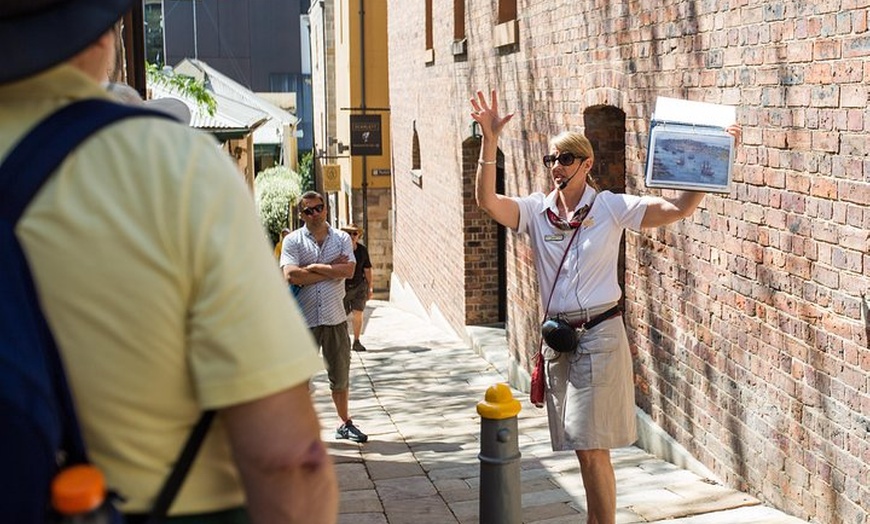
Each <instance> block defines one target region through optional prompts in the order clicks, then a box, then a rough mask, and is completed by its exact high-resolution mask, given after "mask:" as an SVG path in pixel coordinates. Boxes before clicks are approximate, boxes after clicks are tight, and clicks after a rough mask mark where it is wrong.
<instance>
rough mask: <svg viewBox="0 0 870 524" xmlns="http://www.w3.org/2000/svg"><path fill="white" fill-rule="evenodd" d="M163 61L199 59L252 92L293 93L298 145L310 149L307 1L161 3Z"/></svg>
mask: <svg viewBox="0 0 870 524" xmlns="http://www.w3.org/2000/svg"><path fill="white" fill-rule="evenodd" d="M162 5H163V7H162V10H163V14H162V17H163V38H164V42H165V56H166V60H165V63H166V64H167V65H169V66H175V65H176V64H178V63H179V62H181V61H182V60H184V59H185V58H192V59H195V60H202V61H204V62H206V63H208V64H209V65H211V66H212V67H213V68H215V69H217V70H218V71H221V72H222V73H223V74H225V75H227V76H229V77H230V78H232V79H233V80H235V81H236V82H238V83H240V84H242V85H243V86H245V87H247V88H248V89H250V90H251V91H254V92H263V93H296V107H295V108H294V109H293V111H292V112H293V113H294V114H295V115H296V116H298V117H299V118H301V119H302V121H301V122H300V124H299V130H300V131H301V133H299V136H298V137H297V138H298V140H297V143H298V146H299V149H300V150H301V151H309V150H311V149H312V148H313V140H312V136H311V135H312V134H313V128H312V121H311V120H312V110H311V71H310V66H309V64H308V54H309V53H308V49H307V47H306V46H307V43H308V34H307V28H306V27H305V25H304V20H303V18H302V16H303V15H304V14H305V13H306V12H307V10H308V0H260V1H258V2H253V1H251V0H193V1H190V0H162Z"/></svg>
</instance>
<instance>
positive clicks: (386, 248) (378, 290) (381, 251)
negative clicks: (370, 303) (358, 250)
mask: <svg viewBox="0 0 870 524" xmlns="http://www.w3.org/2000/svg"><path fill="white" fill-rule="evenodd" d="M367 191H368V206H367V209H368V228H367V230H366V231H365V233H364V234H363V238H362V243H363V244H365V246H366V248H367V249H368V250H369V258H371V261H372V279H373V280H374V283H373V284H374V285H373V288H374V292H373V296H374V298H377V299H385V298H387V297H388V296H389V295H388V294H389V289H390V275H391V274H392V272H393V242H392V234H391V231H390V211H391V208H392V199H393V195H392V192H391V190H390V189H383V188H371V187H370V188H368V190H367ZM352 197H353V206H352V207H353V210H354V217H353V222H354V223H356V224H358V225H360V226H362V225H363V223H364V222H363V198H362V190H358V191H354V192H353V193H352Z"/></svg>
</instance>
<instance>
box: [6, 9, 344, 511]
mask: <svg viewBox="0 0 870 524" xmlns="http://www.w3.org/2000/svg"><path fill="white" fill-rule="evenodd" d="M131 5H132V0H6V1H4V2H2V3H0V45H2V46H3V47H4V48H5V49H14V50H15V52H14V53H9V56H8V57H6V59H4V61H3V63H2V64H0V158H2V159H3V160H2V165H0V214H2V215H3V218H4V220H3V221H0V267H2V268H3V272H2V273H3V274H0V290H2V293H0V313H2V316H0V322H2V326H3V329H0V360H2V361H0V371H2V373H3V375H2V379H0V426H2V427H3V428H4V430H3V432H2V433H0V454H2V460H0V463H3V464H4V469H5V470H6V471H5V472H4V477H5V480H3V481H0V512H2V515H3V518H2V520H3V521H4V522H6V521H8V522H16V523H26V522H46V520H45V519H44V518H43V519H42V520H40V517H39V516H38V515H39V513H40V512H42V513H45V508H42V507H41V506H43V505H44V504H45V501H46V500H47V493H48V490H49V486H48V485H45V486H42V485H30V484H28V485H26V486H24V487H22V486H21V485H19V484H21V480H20V479H21V478H23V477H26V476H27V475H28V474H29V473H30V472H29V471H27V469H28V464H30V469H33V464H35V463H34V462H32V461H29V460H27V459H21V460H15V456H16V455H18V456H20V457H27V456H28V454H31V453H32V452H34V450H37V449H41V448H40V446H42V445H43V444H44V442H43V440H50V441H52V442H55V441H62V443H63V449H64V450H66V449H68V447H71V448H76V449H77V448H83V451H85V452H86V459H87V460H88V461H89V462H90V463H92V464H93V465H94V466H96V467H97V468H99V470H101V471H102V473H103V474H104V475H105V479H106V484H107V486H108V487H110V488H111V489H113V490H115V491H117V493H118V494H119V495H120V496H121V497H123V501H121V502H119V504H120V509H121V511H123V513H124V514H125V517H126V521H127V523H128V524H135V523H137V522H145V521H148V519H149V512H150V511H151V510H152V508H153V507H154V505H155V499H156V498H158V492H161V493H162V490H161V487H162V486H165V485H166V483H167V477H168V476H169V473H170V471H175V468H174V467H173V465H174V464H176V463H178V462H189V463H190V469H189V472H187V473H186V475H183V477H184V478H183V481H182V483H181V487H180V491H178V494H177V497H175V500H174V503H172V505H171V507H169V509H168V513H169V519H168V520H167V522H197V523H209V522H221V523H233V524H235V523H247V522H256V523H273V522H282V523H285V522H306V523H332V522H335V521H336V518H337V510H338V491H337V484H336V478H335V472H334V469H333V466H332V462H331V460H330V458H329V455H328V454H327V451H326V448H325V445H324V443H323V442H322V440H321V438H320V424H319V422H318V418H317V414H316V412H315V410H314V406H313V405H312V401H311V398H310V396H309V393H308V381H309V379H310V378H311V377H312V376H313V375H314V374H315V373H317V372H319V371H320V370H321V369H322V363H321V361H320V359H319V358H318V357H317V353H316V351H315V350H314V347H313V344H312V342H311V340H310V336H309V335H308V330H307V328H306V325H305V322H304V321H303V320H302V318H301V316H300V314H299V312H298V310H297V309H296V308H295V307H294V306H293V305H292V299H291V298H290V297H289V296H288V293H287V292H286V287H285V286H284V285H281V277H280V275H279V274H278V273H277V272H276V271H275V269H274V264H275V261H274V259H273V258H272V257H271V256H270V253H269V250H268V248H269V247H270V246H268V243H267V242H266V240H265V237H264V235H263V232H262V227H261V226H260V224H259V221H258V220H257V216H256V213H255V210H254V207H253V201H252V199H251V197H250V194H249V193H248V190H247V188H246V186H245V184H244V181H243V180H242V179H241V177H240V176H239V174H238V172H237V170H236V168H235V166H234V165H233V164H232V163H231V161H230V159H229V158H228V156H227V155H225V154H224V153H223V152H222V151H221V150H220V149H219V148H218V146H217V143H216V142H215V141H214V140H213V139H212V138H211V137H209V136H207V135H205V134H202V133H200V132H197V131H195V130H192V129H190V128H189V127H187V126H186V125H183V124H181V123H178V122H173V121H171V120H169V119H168V118H167V117H161V116H159V114H156V113H155V114H151V113H147V111H146V110H145V109H135V110H134V109H130V108H125V107H124V106H119V105H118V104H116V103H113V102H111V95H110V94H109V93H107V92H106V90H105V87H104V85H103V82H104V79H105V78H106V71H109V70H111V69H112V66H113V62H114V57H115V49H116V39H117V27H116V23H117V22H118V20H119V19H121V17H122V16H123V15H124V14H125V12H127V11H128V10H129V9H130V6H131ZM106 114H120V115H122V117H121V118H120V120H117V121H114V122H113V123H111V124H107V125H106V127H104V128H100V129H98V130H96V131H95V132H93V133H92V134H90V135H88V133H87V132H84V131H82V130H83V129H85V128H84V127H83V126H85V125H90V123H91V121H92V120H95V119H97V118H103V117H105V116H106ZM123 115H128V116H123ZM94 127H95V128H96V127H99V126H94ZM46 129H48V130H49V132H46V131H45V130H46ZM76 134H82V135H84V136H83V139H82V141H81V142H80V143H78V145H77V146H76V147H74V149H73V150H72V151H71V152H68V151H66V150H64V147H66V146H65V145H64V144H66V145H68V142H66V140H67V138H68V136H69V135H76ZM24 137H26V138H24ZM49 157H57V158H56V160H58V163H57V164H56V165H57V167H51V168H46V164H45V162H46V160H45V159H46V158H49ZM40 166H42V168H45V169H48V170H49V171H50V174H48V175H47V177H46V178H45V181H44V182H42V181H41V180H40V181H38V182H36V181H33V179H34V177H35V173H37V172H38V171H39V168H40ZM40 184H41V185H40ZM25 193H26V194H25ZM19 255H20V256H19ZM15 256H18V259H14V258H15ZM19 259H20V260H19ZM21 260H24V262H23V263H22V262H21ZM11 267H14V268H15V269H16V271H18V270H20V271H19V277H15V278H8V275H7V273H8V272H7V271H6V268H11ZM30 277H32V279H31V278H30ZM31 282H32V285H31ZM28 287H32V289H30V290H29V291H31V293H28V292H27V291H28V290H27V289H25V290H24V291H22V292H21V293H18V292H19V291H20V289H19V288H28ZM7 290H13V291H15V292H16V293H18V294H15V295H13V293H12V291H10V292H9V293H7ZM31 295H32V296H34V297H35V298H33V300H30V299H27V300H17V299H15V300H13V299H10V297H12V296H17V297H21V296H25V297H28V296H31ZM24 312H31V313H33V315H29V316H28V315H25V314H24ZM40 313H41V315H40ZM17 315H20V316H21V319H22V320H21V322H16V319H17V318H18V317H17ZM42 318H44V320H40V319H42ZM34 319H35V320H34ZM43 324H44V326H42V325H43ZM40 326H42V327H46V328H47V329H45V330H42V329H38V328H40ZM22 340H25V341H29V342H26V343H22ZM52 341H53V343H52ZM55 345H56V347H57V350H58V351H57V352H56V353H57V354H59V357H60V358H59V359H58V362H54V361H52V360H51V359H50V357H46V359H45V361H44V362H42V363H41V364H40V365H37V366H36V367H35V368H34V369H37V370H39V372H33V373H31V374H28V375H27V376H24V374H22V376H16V375H14V374H13V371H10V370H15V369H18V368H17V367H16V366H18V365H19V364H21V362H23V361H25V360H27V359H29V358H31V355H34V354H38V353H37V352H38V351H40V349H41V347H42V346H45V347H48V346H51V347H54V346H55ZM35 346H40V348H37V347H35ZM50 353H51V352H46V353H45V354H46V355H50ZM37 360H39V359H37ZM40 362H41V361H40ZM63 371H65V375H64V373H63ZM46 376H47V377H48V378H46ZM63 376H65V377H66V380H64V379H63ZM45 382H48V383H53V384H55V386H54V387H53V388H48V389H46V388H43V389H42V390H40V391H57V390H66V389H67V388H66V387H65V384H64V382H68V386H69V387H68V391H69V392H70V393H71V395H69V399H70V402H64V401H62V400H61V401H57V402H54V401H53V400H52V394H46V395H44V396H39V395H30V396H28V395H29V394H28V393H26V391H28V389H27V388H28V387H29V386H28V384H31V383H34V384H35V383H45ZM22 399H23V400H22ZM7 400H8V403H7ZM16 403H17V404H16ZM13 404H16V405H22V406H25V408H26V409H23V410H21V409H19V410H18V411H16V412H14V413H13V411H14V410H13V409H12V408H10V407H9V406H12V405H13ZM55 404H57V405H64V404H71V405H72V406H74V409H73V410H72V411H73V412H74V414H75V418H76V419H77V421H78V424H77V425H78V426H79V427H80V432H78V431H73V432H72V434H70V433H69V432H64V434H63V435H58V433H59V430H52V431H49V432H48V434H49V436H48V437H46V439H43V438H42V437H41V436H40V438H33V439H31V440H30V441H27V440H24V445H21V442H20V441H19V442H18V444H16V445H15V447H14V448H13V447H11V446H9V445H7V444H8V443H9V442H11V441H12V440H13V439H14V438H15V435H13V434H12V433H13V431H11V430H10V428H12V427H15V428H18V427H21V426H23V425H24V424H25V423H26V422H27V420H24V421H23V422H22V419H23V418H24V419H26V418H27V417H32V418H33V419H37V418H39V419H40V420H39V421H37V420H34V425H37V424H42V425H43V426H46V427H48V426H51V425H52V422H55V420H54V419H57V418H59V417H60V418H67V415H68V414H69V410H64V409H61V410H60V411H59V413H60V415H58V414H57V413H49V412H48V411H47V410H48V407H49V406H53V405H55ZM64 407H70V406H64ZM212 412H214V413H215V415H214V421H213V422H211V424H210V425H208V424H204V425H203V427H207V433H205V436H204V440H202V443H201V445H199V449H198V452H196V454H195V458H193V459H184V460H182V459H180V458H179V457H180V451H181V450H182V448H186V446H185V443H186V442H190V440H192V439H193V437H192V436H191V435H193V429H194V428H198V427H200V426H201V424H200V423H199V422H201V421H203V420H207V417H205V416H204V415H203V413H212ZM13 418H14V419H15V420H14V421H13ZM13 422H14V424H13ZM64 422H66V420H64ZM71 426H76V424H71ZM40 427H42V426H40ZM24 434H25V433H21V434H18V436H19V437H21V435H24ZM35 434H37V433H35ZM79 436H80V439H81V440H82V441H83V442H82V443H80V444H81V445H78V446H75V445H74V446H67V444H68V442H67V441H68V440H76V439H77V438H76V437H79ZM46 455H49V456H48V459H47V462H53V461H54V460H55V455H54V454H53V453H46ZM64 455H65V454H64ZM78 455H81V456H80V457H72V458H73V459H78V460H81V459H83V458H84V453H78ZM58 457H59V458H63V455H58ZM67 458H70V457H67ZM41 462H46V460H43V461H41ZM41 462H40V463H41ZM10 468H11V469H10ZM28 505H29V506H32V507H31V508H29V509H32V510H33V511H30V510H29V509H28V507H27V506H28ZM34 507H35V508H34ZM25 514H26V518H25ZM33 515H37V516H36V517H34V516H33ZM19 517H21V518H19ZM43 517H44V516H43ZM149 522H153V521H149Z"/></svg>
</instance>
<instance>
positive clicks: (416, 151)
mask: <svg viewBox="0 0 870 524" xmlns="http://www.w3.org/2000/svg"><path fill="white" fill-rule="evenodd" d="M413 126H414V136H413V137H412V138H411V181H413V182H414V183H415V184H417V185H418V186H420V187H423V171H422V170H421V169H420V135H418V134H417V122H416V121H414V123H413Z"/></svg>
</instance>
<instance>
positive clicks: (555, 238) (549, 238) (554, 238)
mask: <svg viewBox="0 0 870 524" xmlns="http://www.w3.org/2000/svg"><path fill="white" fill-rule="evenodd" d="M563 240H565V233H553V234H552V235H545V236H544V241H545V242H561V241H563Z"/></svg>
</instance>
